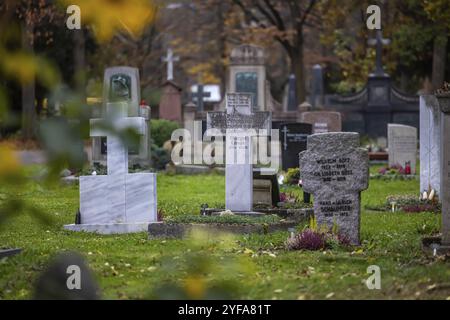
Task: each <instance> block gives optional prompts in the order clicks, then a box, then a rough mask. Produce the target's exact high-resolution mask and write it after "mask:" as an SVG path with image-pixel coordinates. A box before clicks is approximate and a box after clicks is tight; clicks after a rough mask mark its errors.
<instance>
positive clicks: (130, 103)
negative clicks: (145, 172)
mask: <svg viewBox="0 0 450 320" xmlns="http://www.w3.org/2000/svg"><path fill="white" fill-rule="evenodd" d="M140 99H141V96H140V84H139V70H138V69H137V68H132V67H125V66H119V67H111V68H107V69H105V73H104V77H103V96H102V102H103V103H102V110H101V114H97V115H95V117H102V116H103V117H105V116H107V106H108V103H110V102H123V103H126V104H127V116H128V117H144V118H145V122H146V124H147V131H146V132H145V134H144V135H143V136H142V137H141V139H140V143H139V147H138V148H133V149H130V150H128V153H129V154H130V159H129V160H130V163H131V165H134V164H140V165H143V166H146V165H149V164H150V161H151V152H150V149H151V148H150V147H151V140H150V114H149V112H148V110H147V109H145V108H142V107H140V106H139V104H140V102H141V100H140ZM107 145H108V144H107V142H106V137H93V139H92V159H91V165H93V164H94V163H101V164H103V165H106V162H107V160H106V158H107V156H106V155H107V151H108V148H107Z"/></svg>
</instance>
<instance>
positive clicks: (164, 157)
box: [151, 144, 170, 170]
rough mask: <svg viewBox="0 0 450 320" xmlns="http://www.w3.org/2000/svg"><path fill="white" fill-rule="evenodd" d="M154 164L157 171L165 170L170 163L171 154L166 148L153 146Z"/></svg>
mask: <svg viewBox="0 0 450 320" xmlns="http://www.w3.org/2000/svg"><path fill="white" fill-rule="evenodd" d="M151 152H152V164H153V168H154V169H155V170H164V169H165V168H166V165H167V164H168V163H169V162H170V154H169V152H168V151H167V150H165V149H164V148H161V147H158V146H157V145H155V144H152V149H151Z"/></svg>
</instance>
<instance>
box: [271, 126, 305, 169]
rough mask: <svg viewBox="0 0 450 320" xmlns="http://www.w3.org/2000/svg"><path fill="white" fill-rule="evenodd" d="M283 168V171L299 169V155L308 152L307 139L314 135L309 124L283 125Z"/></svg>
mask: <svg viewBox="0 0 450 320" xmlns="http://www.w3.org/2000/svg"><path fill="white" fill-rule="evenodd" d="M279 129H280V135H279V136H280V145H281V167H282V169H283V170H285V171H286V170H288V169H289V168H297V167H298V154H299V153H300V152H301V151H304V150H306V139H307V137H308V136H309V135H310V134H311V133H312V125H311V124H309V123H300V122H298V123H295V122H294V123H281V124H280V126H279Z"/></svg>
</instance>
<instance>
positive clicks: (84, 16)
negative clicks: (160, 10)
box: [60, 0, 157, 42]
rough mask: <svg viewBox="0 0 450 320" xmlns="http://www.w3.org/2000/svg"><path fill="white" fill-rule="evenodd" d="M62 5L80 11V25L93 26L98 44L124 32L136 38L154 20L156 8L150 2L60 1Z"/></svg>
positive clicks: (124, 0) (118, 0)
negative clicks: (72, 6) (73, 7)
mask: <svg viewBox="0 0 450 320" xmlns="http://www.w3.org/2000/svg"><path fill="white" fill-rule="evenodd" d="M60 1H61V2H62V3H63V4H64V5H66V6H69V5H77V6H79V7H80V9H81V21H82V24H84V23H88V24H91V25H92V26H93V29H94V31H95V34H96V37H97V39H98V41H99V42H105V41H108V40H110V39H111V38H112V37H113V36H114V33H116V32H118V31H125V32H127V33H129V34H130V35H132V36H134V37H138V36H139V35H140V34H141V33H142V31H143V30H144V28H145V27H146V26H147V25H149V24H150V23H152V22H153V21H154V19H155V16H156V12H157V7H156V5H155V4H153V2H152V1H150V0H96V1H92V0H60Z"/></svg>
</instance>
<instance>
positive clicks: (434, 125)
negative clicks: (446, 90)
mask: <svg viewBox="0 0 450 320" xmlns="http://www.w3.org/2000/svg"><path fill="white" fill-rule="evenodd" d="M440 124H441V111H440V110H439V104H438V102H437V100H436V97H435V96H434V95H423V96H421V97H420V190H421V191H422V192H423V191H427V192H428V191H429V190H431V189H434V190H435V191H436V193H437V194H438V195H440V190H441V186H440V184H441V177H440V174H441V168H440V163H439V161H440V156H441V154H440V150H441V147H440V143H441V134H440Z"/></svg>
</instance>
